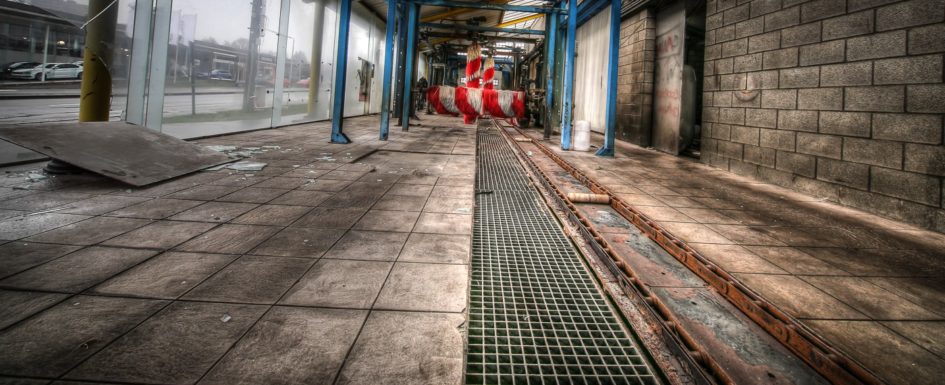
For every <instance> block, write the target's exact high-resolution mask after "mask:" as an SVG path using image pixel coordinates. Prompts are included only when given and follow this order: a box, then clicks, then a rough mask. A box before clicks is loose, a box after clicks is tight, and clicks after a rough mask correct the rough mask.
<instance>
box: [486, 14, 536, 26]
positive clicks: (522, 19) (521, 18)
mask: <svg viewBox="0 0 945 385" xmlns="http://www.w3.org/2000/svg"><path fill="white" fill-rule="evenodd" d="M542 17H545V15H544V14H541V13H536V14H534V15H529V16H524V17H520V18H518V19H513V20H509V21H506V22H504V23H501V24H497V25H496V27H498V28H504V27H508V26H510V25H515V24H518V23H524V22H526V21H531V20H535V19H540V18H542Z"/></svg>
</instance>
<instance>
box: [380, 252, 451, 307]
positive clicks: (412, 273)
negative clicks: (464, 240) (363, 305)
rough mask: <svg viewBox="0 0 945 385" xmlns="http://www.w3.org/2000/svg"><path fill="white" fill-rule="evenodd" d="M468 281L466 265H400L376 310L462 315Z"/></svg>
mask: <svg viewBox="0 0 945 385" xmlns="http://www.w3.org/2000/svg"><path fill="white" fill-rule="evenodd" d="M420 277H422V279H418V278H420ZM468 279H469V278H468V273H467V269H466V266H465V265H445V264H428V263H403V262H398V263H395V264H394V269H393V270H392V271H391V273H390V277H389V278H388V279H387V283H386V284H384V288H383V289H381V295H380V296H379V297H378V298H377V303H376V304H375V305H374V307H375V308H376V309H391V310H411V311H440V312H461V311H463V309H465V308H466V284H467V282H468Z"/></svg>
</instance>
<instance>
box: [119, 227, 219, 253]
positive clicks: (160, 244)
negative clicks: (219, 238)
mask: <svg viewBox="0 0 945 385" xmlns="http://www.w3.org/2000/svg"><path fill="white" fill-rule="evenodd" d="M214 226H216V224H213V223H202V222H181V221H157V222H154V223H152V224H150V225H147V226H144V227H142V228H139V229H137V230H134V231H131V232H129V233H127V234H124V235H121V236H118V237H115V238H112V239H110V240H108V241H106V242H104V243H103V244H104V245H108V246H124V247H146V248H154V249H170V248H172V247H174V246H177V245H179V244H181V243H183V242H186V241H187V240H188V239H191V238H193V237H196V236H198V235H200V234H203V233H204V232H206V231H208V230H210V229H212V228H213V227H214Z"/></svg>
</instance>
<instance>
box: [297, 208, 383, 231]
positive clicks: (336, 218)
mask: <svg viewBox="0 0 945 385" xmlns="http://www.w3.org/2000/svg"><path fill="white" fill-rule="evenodd" d="M365 212H367V209H366V208H347V209H340V208H325V207H316V208H315V209H314V210H312V211H311V212H309V213H308V214H305V215H304V216H302V217H301V218H299V220H298V221H296V222H295V223H293V224H292V227H316V228H323V229H350V228H351V226H354V224H355V223H356V222H357V221H358V219H359V218H361V216H362V215H364V213H365Z"/></svg>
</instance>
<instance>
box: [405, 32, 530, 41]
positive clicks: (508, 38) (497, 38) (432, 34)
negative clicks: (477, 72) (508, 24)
mask: <svg viewBox="0 0 945 385" xmlns="http://www.w3.org/2000/svg"><path fill="white" fill-rule="evenodd" d="M423 34H424V35H426V36H429V37H443V38H449V39H450V40H454V39H469V36H466V35H457V34H455V33H449V32H435V31H426V32H424V33H423ZM483 36H484V37H487V38H489V40H490V41H496V42H498V41H511V42H519V43H529V44H535V43H537V42H538V39H537V38H530V37H512V36H494V35H483Z"/></svg>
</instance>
